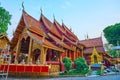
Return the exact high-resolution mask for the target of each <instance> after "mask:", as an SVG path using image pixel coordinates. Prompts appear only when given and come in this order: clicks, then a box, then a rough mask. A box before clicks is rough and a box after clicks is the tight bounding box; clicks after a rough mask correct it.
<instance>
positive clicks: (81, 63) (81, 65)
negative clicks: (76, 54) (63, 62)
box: [74, 58, 88, 72]
mask: <svg viewBox="0 0 120 80" xmlns="http://www.w3.org/2000/svg"><path fill="white" fill-rule="evenodd" d="M74 63H75V68H76V70H78V71H80V72H82V71H88V65H87V63H86V61H85V59H84V58H78V59H76V60H75V61H74Z"/></svg>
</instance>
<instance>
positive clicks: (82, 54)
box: [82, 47, 84, 57]
mask: <svg viewBox="0 0 120 80" xmlns="http://www.w3.org/2000/svg"><path fill="white" fill-rule="evenodd" d="M82 57H84V55H83V47H82Z"/></svg>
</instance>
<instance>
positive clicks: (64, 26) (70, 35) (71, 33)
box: [62, 23, 78, 41]
mask: <svg viewBox="0 0 120 80" xmlns="http://www.w3.org/2000/svg"><path fill="white" fill-rule="evenodd" d="M62 27H63V28H64V30H65V33H66V35H67V37H69V38H70V39H72V40H74V41H76V40H78V38H77V36H76V35H75V34H73V32H71V30H70V29H68V28H67V27H66V25H65V24H64V23H62Z"/></svg>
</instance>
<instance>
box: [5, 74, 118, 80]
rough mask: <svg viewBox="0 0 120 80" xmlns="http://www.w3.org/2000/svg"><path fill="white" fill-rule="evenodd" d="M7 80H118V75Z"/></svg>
mask: <svg viewBox="0 0 120 80" xmlns="http://www.w3.org/2000/svg"><path fill="white" fill-rule="evenodd" d="M7 80H120V74H114V75H106V76H97V77H56V78H37V79H30V78H8V79H7Z"/></svg>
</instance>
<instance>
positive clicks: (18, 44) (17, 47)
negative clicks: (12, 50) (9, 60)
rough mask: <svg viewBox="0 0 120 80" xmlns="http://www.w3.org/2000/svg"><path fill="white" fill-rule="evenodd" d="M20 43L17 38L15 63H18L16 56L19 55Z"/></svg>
mask: <svg viewBox="0 0 120 80" xmlns="http://www.w3.org/2000/svg"><path fill="white" fill-rule="evenodd" d="M20 41H21V39H20V38H18V43H17V46H16V56H15V60H17V61H18V55H19V53H20Z"/></svg>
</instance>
